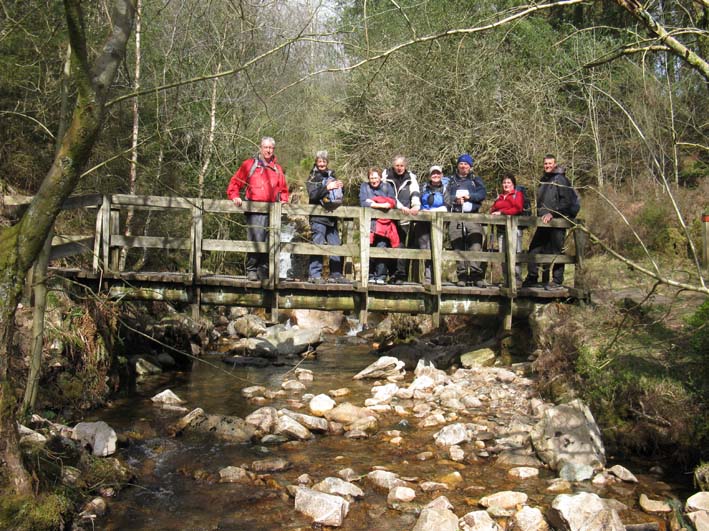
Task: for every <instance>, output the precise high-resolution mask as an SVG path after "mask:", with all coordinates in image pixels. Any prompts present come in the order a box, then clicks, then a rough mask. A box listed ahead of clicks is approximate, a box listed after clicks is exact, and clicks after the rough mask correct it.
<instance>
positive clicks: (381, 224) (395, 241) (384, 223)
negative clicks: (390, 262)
mask: <svg viewBox="0 0 709 531" xmlns="http://www.w3.org/2000/svg"><path fill="white" fill-rule="evenodd" d="M374 236H381V237H382V238H386V239H387V240H389V245H391V246H392V247H399V244H400V243H401V240H400V239H399V231H398V230H396V225H394V222H393V221H392V220H390V219H377V222H376V224H375V225H374V232H370V233H369V245H372V244H373V243H374Z"/></svg>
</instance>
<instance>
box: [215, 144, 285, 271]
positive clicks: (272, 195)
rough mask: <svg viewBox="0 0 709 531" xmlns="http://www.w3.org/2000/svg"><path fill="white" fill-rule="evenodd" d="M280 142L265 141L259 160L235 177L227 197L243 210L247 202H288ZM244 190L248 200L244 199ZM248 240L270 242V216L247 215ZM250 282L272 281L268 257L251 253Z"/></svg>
mask: <svg viewBox="0 0 709 531" xmlns="http://www.w3.org/2000/svg"><path fill="white" fill-rule="evenodd" d="M275 148H276V141H275V140H273V138H271V137H263V138H262V139H261V145H260V147H259V152H258V154H257V155H256V156H254V157H252V158H249V159H246V160H245V161H244V162H243V163H242V164H241V166H239V169H238V170H236V173H234V175H233V176H232V178H231V180H230V181H229V186H228V187H227V190H226V194H227V197H228V198H229V199H230V200H231V201H232V202H233V203H234V204H235V205H236V206H237V207H240V206H241V204H242V202H243V200H245V201H256V202H261V203H275V202H276V201H281V202H282V203H287V202H288V185H287V184H286V176H285V173H284V172H283V168H281V166H280V165H279V164H278V161H277V160H276V156H275V155H274V150H275ZM242 190H243V191H244V199H243V200H242V199H241V195H242V193H241V192H242ZM246 227H247V228H246V236H247V238H248V239H249V241H251V242H265V241H267V240H268V229H267V227H268V214H264V213H260V212H258V213H257V212H247V213H246ZM246 278H247V279H248V280H265V279H267V278H268V255H267V254H265V253H249V254H248V257H247V260H246Z"/></svg>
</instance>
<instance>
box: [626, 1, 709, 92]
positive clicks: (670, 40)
mask: <svg viewBox="0 0 709 531" xmlns="http://www.w3.org/2000/svg"><path fill="white" fill-rule="evenodd" d="M615 1H616V3H617V4H618V5H619V6H620V7H622V8H623V9H625V10H626V11H628V13H630V14H631V15H633V16H634V17H635V18H636V19H637V20H638V21H640V23H641V24H642V25H643V26H645V28H646V29H647V30H648V31H650V33H652V34H653V35H655V36H656V37H657V38H658V39H660V42H662V43H663V44H666V45H667V47H668V48H669V49H670V51H671V52H672V53H673V54H674V55H676V56H677V57H679V58H680V59H682V60H683V61H684V62H685V63H687V64H688V65H689V66H690V67H692V68H693V69H694V70H696V71H697V72H698V73H699V75H701V76H702V77H703V78H704V79H705V80H706V81H709V63H708V62H707V60H706V59H704V58H703V57H701V56H699V55H698V54H697V53H695V52H694V51H692V50H690V49H689V48H687V47H686V46H685V45H684V44H682V43H681V42H680V41H678V40H677V39H675V38H674V37H673V36H672V35H670V33H669V32H668V31H667V30H666V29H665V27H664V26H662V25H661V24H659V23H658V22H657V21H656V20H655V19H654V18H652V15H651V14H650V13H649V12H648V11H647V9H645V7H644V6H643V5H642V4H641V3H640V2H639V1H638V0H615ZM704 1H706V0H703V2H704Z"/></svg>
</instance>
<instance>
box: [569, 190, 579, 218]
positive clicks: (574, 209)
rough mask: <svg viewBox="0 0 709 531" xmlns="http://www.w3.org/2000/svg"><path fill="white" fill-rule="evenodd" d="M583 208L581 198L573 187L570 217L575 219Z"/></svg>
mask: <svg viewBox="0 0 709 531" xmlns="http://www.w3.org/2000/svg"><path fill="white" fill-rule="evenodd" d="M579 210H581V198H580V197H579V193H578V192H577V191H576V189H575V188H571V207H570V208H569V217H570V218H572V219H574V218H576V216H577V215H578V213H579Z"/></svg>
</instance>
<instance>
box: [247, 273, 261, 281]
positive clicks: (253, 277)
mask: <svg viewBox="0 0 709 531" xmlns="http://www.w3.org/2000/svg"><path fill="white" fill-rule="evenodd" d="M246 280H248V281H250V282H258V273H257V272H256V271H247V272H246Z"/></svg>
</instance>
